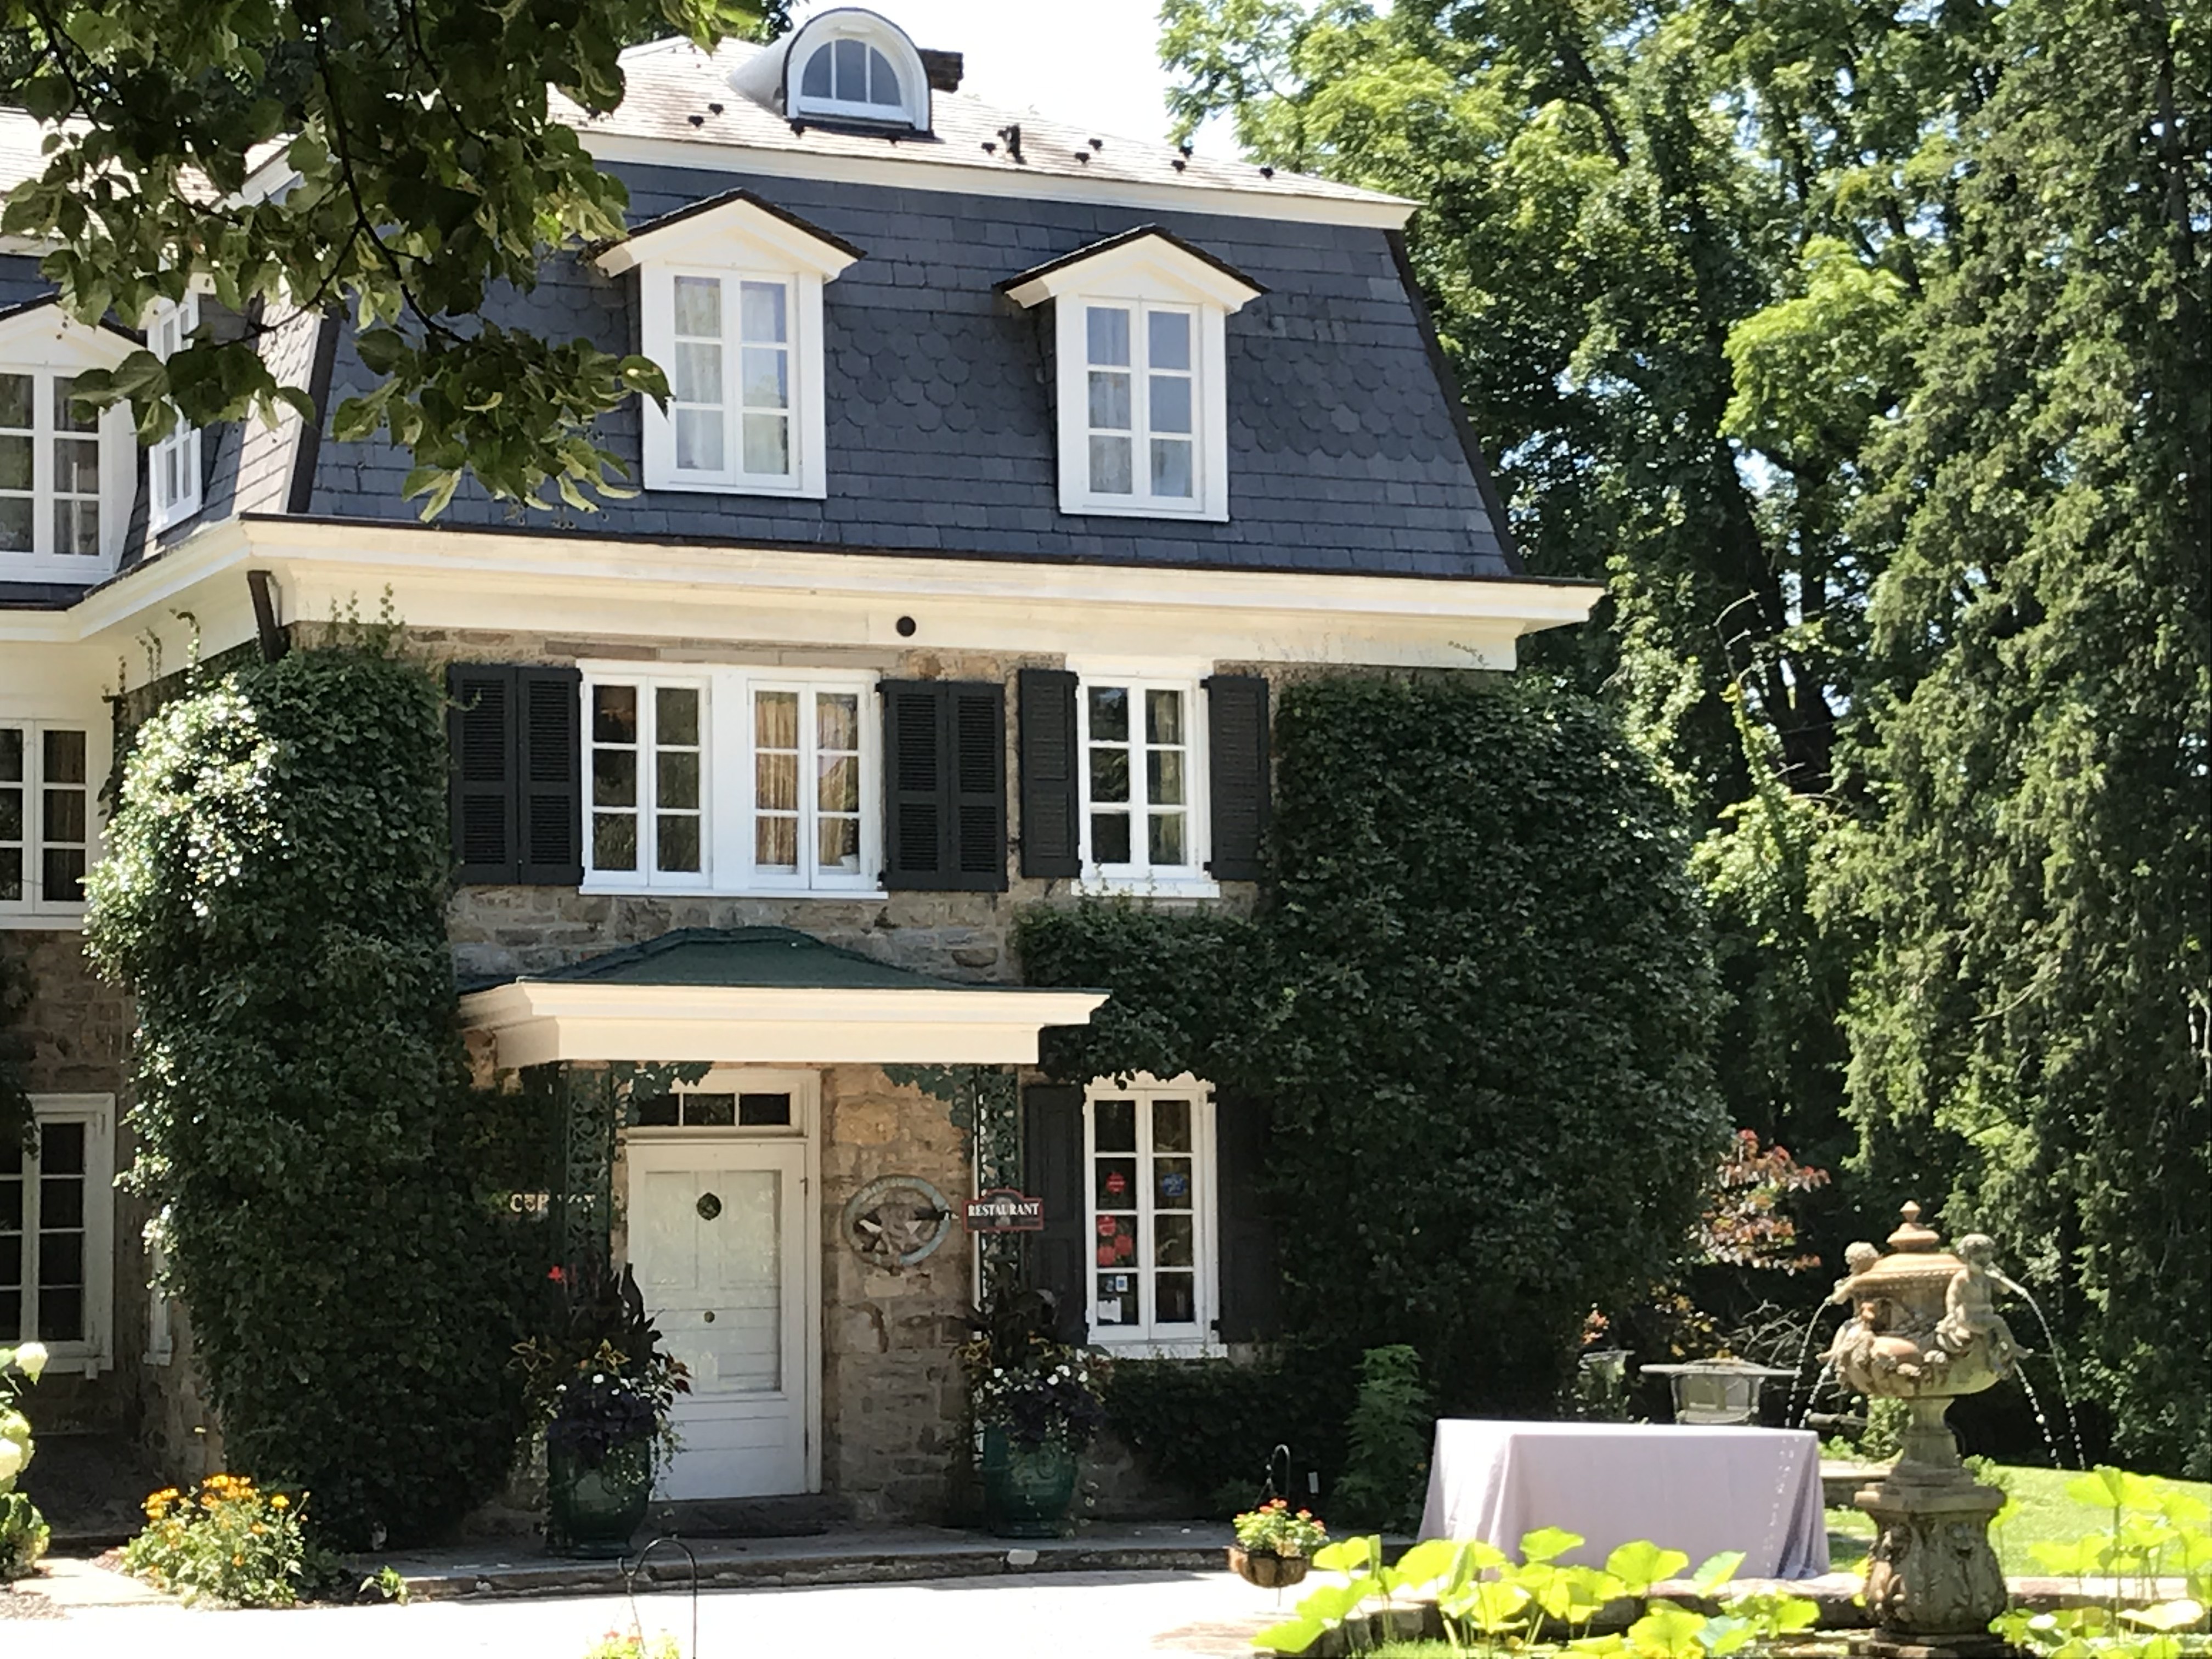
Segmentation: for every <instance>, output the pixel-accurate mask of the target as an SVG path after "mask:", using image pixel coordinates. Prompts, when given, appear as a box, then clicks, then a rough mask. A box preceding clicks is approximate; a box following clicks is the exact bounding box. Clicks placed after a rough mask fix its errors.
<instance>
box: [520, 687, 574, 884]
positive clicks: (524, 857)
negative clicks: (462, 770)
mask: <svg viewBox="0 0 2212 1659" xmlns="http://www.w3.org/2000/svg"><path fill="white" fill-rule="evenodd" d="M583 683H584V677H583V674H582V673H581V672H580V671H579V670H576V669H574V668H518V669H517V670H515V689H516V692H517V696H516V700H515V701H516V707H515V738H516V742H515V751H516V754H517V755H518V757H520V765H519V766H517V767H516V769H515V795H516V802H515V806H516V810H515V823H516V826H517V829H518V835H517V838H516V845H515V873H514V878H515V879H516V880H517V881H518V882H523V883H526V884H533V885H537V886H542V887H574V886H576V885H577V884H579V883H580V882H581V881H582V880H583V879H584V756H583V732H582V726H583V696H582V688H583Z"/></svg>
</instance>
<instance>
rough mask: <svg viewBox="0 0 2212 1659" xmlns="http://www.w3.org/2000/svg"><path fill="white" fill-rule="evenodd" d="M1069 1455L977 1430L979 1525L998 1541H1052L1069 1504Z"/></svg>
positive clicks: (1072, 1487)
mask: <svg viewBox="0 0 2212 1659" xmlns="http://www.w3.org/2000/svg"><path fill="white" fill-rule="evenodd" d="M1075 1471H1076V1462H1075V1454H1074V1453H1073V1452H1068V1451H1063V1450H1061V1449H1060V1448H1059V1447H1057V1446H1053V1445H1043V1446H1023V1445H1018V1444H1016V1443H1015V1442H1014V1441H1013V1440H1012V1438H1010V1437H1008V1435H1007V1433H1006V1431H1005V1430H1004V1429H995V1428H993V1429H985V1430H984V1431H983V1525H984V1526H985V1528H987V1529H988V1530H989V1531H991V1532H994V1533H996V1534H998V1535H999V1536H1000V1537H1001V1538H1058V1537H1059V1536H1060V1535H1061V1534H1063V1533H1064V1532H1066V1529H1067V1511H1068V1506H1069V1505H1070V1504H1073V1503H1074V1501H1075Z"/></svg>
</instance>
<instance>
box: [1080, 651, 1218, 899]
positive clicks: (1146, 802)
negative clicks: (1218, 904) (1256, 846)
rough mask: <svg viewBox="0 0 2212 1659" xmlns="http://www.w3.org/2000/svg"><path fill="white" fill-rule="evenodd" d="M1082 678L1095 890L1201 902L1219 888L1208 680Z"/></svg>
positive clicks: (1084, 781) (1088, 880)
mask: <svg viewBox="0 0 2212 1659" xmlns="http://www.w3.org/2000/svg"><path fill="white" fill-rule="evenodd" d="M1079 675H1080V684H1079V690H1078V693H1077V696H1076V700H1075V708H1076V714H1075V718H1076V738H1077V743H1078V745H1079V750H1080V751H1081V753H1082V756H1083V764H1082V769H1081V775H1080V776H1081V793H1082V807H1083V811H1082V859H1083V879H1084V881H1085V884H1095V885H1097V886H1099V887H1102V888H1113V887H1119V888H1136V889H1140V890H1154V891H1160V892H1166V893H1171V894H1174V893H1189V894H1194V895H1195V896H1206V895H1208V894H1210V893H1212V891H1214V890H1216V889H1215V884H1214V883H1213V881H1212V878H1211V877H1210V876H1208V875H1207V873H1206V859H1207V857H1208V856H1209V852H1210V846H1209V842H1210V825H1209V824H1208V823H1207V805H1208V801H1207V795H1206V780H1207V777H1208V772H1207V757H1206V732H1205V709H1204V707H1203V704H1202V702H1201V701H1200V687H1199V684H1198V676H1197V675H1195V674H1193V675H1192V676H1190V677H1189V678H1161V677H1158V676H1157V675H1152V674H1142V673H1124V672H1117V671H1114V670H1112V669H1110V668H1099V669H1091V668H1081V669H1079Z"/></svg>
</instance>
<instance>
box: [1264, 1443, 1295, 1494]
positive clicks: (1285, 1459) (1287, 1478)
mask: <svg viewBox="0 0 2212 1659" xmlns="http://www.w3.org/2000/svg"><path fill="white" fill-rule="evenodd" d="M1277 1460H1280V1461H1281V1462H1282V1465H1283V1484H1282V1485H1281V1486H1277V1485H1276V1484H1275V1464H1276V1462H1277ZM1290 1495H1291V1449H1290V1448H1289V1447H1288V1446H1286V1445H1278V1446H1277V1447H1276V1448H1275V1449H1274V1450H1273V1451H1271V1452H1269V1453H1268V1454H1267V1476H1266V1483H1265V1484H1264V1485H1263V1486H1261V1488H1260V1501H1261V1503H1262V1504H1265V1503H1267V1501H1268V1500H1269V1499H1270V1498H1285V1499H1287V1498H1289V1497H1290Z"/></svg>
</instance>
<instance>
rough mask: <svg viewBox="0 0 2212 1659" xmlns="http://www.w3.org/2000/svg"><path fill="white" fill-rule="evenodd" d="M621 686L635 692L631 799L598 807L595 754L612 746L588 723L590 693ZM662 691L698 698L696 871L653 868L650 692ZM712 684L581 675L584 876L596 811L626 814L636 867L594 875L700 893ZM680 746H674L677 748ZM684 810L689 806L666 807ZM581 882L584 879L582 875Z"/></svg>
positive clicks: (655, 704) (655, 807)
mask: <svg viewBox="0 0 2212 1659" xmlns="http://www.w3.org/2000/svg"><path fill="white" fill-rule="evenodd" d="M614 687H624V688H628V689H630V690H635V692H636V694H637V743H636V745H635V753H636V756H637V774H636V799H635V801H634V802H633V803H632V804H631V805H629V807H626V808H625V807H614V808H611V809H602V808H601V807H600V806H599V800H598V789H597V787H596V785H597V776H598V774H597V767H598V763H599V750H601V749H602V748H607V747H613V746H615V745H610V744H601V743H600V742H599V740H598V738H599V734H598V732H597V731H596V730H595V729H594V726H593V724H592V711H593V706H594V703H595V702H596V698H595V697H594V696H593V693H594V692H595V691H597V690H600V689H602V688H610V689H611V688H614ZM661 690H690V691H696V692H697V693H698V694H699V805H698V806H697V808H696V813H697V816H698V817H699V820H700V823H699V865H700V867H699V868H698V869H697V870H696V871H695V870H662V869H659V868H658V867H657V865H658V862H659V851H660V845H659V843H660V834H659V830H660V801H659V793H660V777H659V770H660V769H659V766H658V764H657V761H658V759H659V753H660V744H659V719H660V714H659V702H660V699H659V696H656V695H655V694H656V693H657V692H659V691H661ZM583 733H584V744H583V746H584V837H583V839H584V861H585V867H586V871H587V872H590V871H592V868H593V866H592V854H593V852H594V850H595V848H596V845H597V842H596V839H595V837H596V831H597V829H598V818H599V813H600V812H601V811H602V810H607V811H615V812H622V811H628V812H629V813H630V814H631V815H633V816H634V817H635V818H636V819H637V836H636V842H635V846H636V850H637V868H635V870H608V871H605V872H599V873H600V874H601V875H603V876H604V878H605V880H606V881H608V882H610V883H620V884H622V885H623V887H624V888H625V889H627V890H653V891H654V892H665V891H671V890H672V891H677V892H704V891H705V890H707V889H708V886H709V885H710V884H711V883H712V866H713V864H714V849H713V848H712V847H711V846H710V845H709V843H708V836H709V835H710V834H711V833H712V821H713V818H714V686H713V684H712V683H711V682H710V681H708V679H707V678H706V677H704V676H703V675H697V674H690V675H678V674H658V675H653V676H650V677H641V676H637V675H625V674H619V673H600V674H597V675H593V674H591V673H586V676H585V678H584V714H583ZM679 746H680V745H679ZM672 810H676V811H687V812H688V811H692V810H693V809H690V808H678V809H672ZM589 880H590V876H589V875H588V874H587V875H586V883H587V884H588V882H589Z"/></svg>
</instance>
